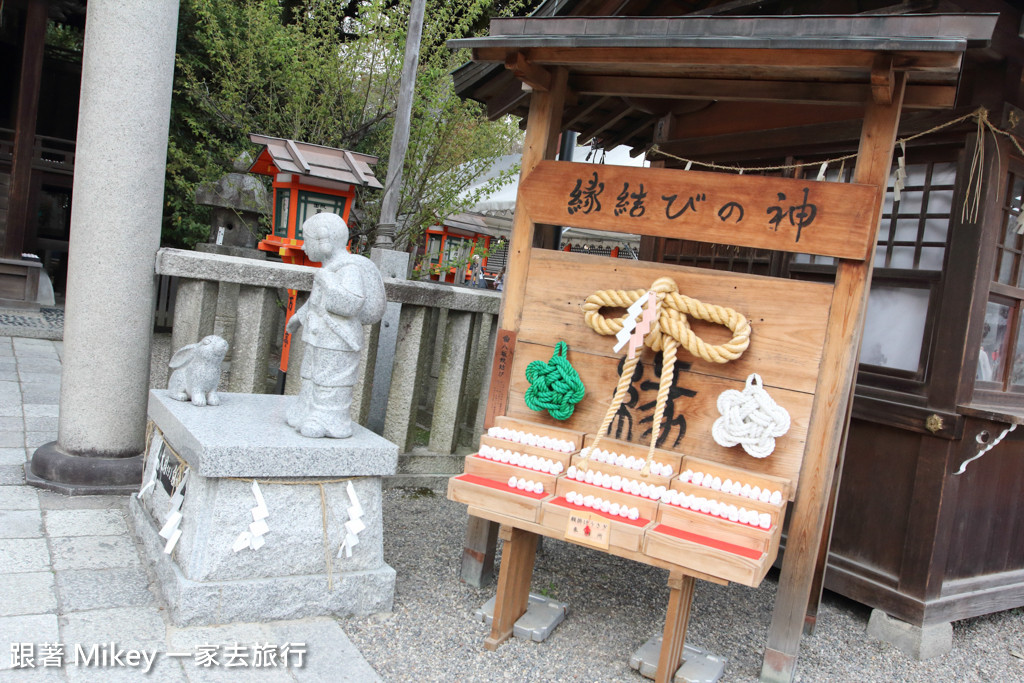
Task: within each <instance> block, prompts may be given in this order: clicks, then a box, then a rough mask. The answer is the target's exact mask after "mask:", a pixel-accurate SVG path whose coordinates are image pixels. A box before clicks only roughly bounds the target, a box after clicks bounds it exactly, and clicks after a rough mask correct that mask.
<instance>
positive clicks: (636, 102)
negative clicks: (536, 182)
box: [449, 14, 999, 150]
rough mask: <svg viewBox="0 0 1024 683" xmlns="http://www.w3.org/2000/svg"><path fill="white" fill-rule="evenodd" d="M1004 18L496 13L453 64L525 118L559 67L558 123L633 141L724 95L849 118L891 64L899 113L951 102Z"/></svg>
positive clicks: (474, 87) (461, 80) (467, 90)
mask: <svg viewBox="0 0 1024 683" xmlns="http://www.w3.org/2000/svg"><path fill="white" fill-rule="evenodd" d="M998 19H999V15H997V14H921V15H898V16H877V15H868V16H864V15H856V16H843V15H828V16H799V17H794V16H759V17H735V16H728V17H721V16H714V17H708V16H686V17H610V18H609V17H530V18H512V19H495V20H493V21H492V22H491V29H490V35H489V36H486V37H479V38H467V39H462V40H453V41H450V42H449V45H450V46H451V47H453V48H468V49H470V50H471V53H472V57H473V60H474V61H473V63H471V64H468V65H466V66H465V67H463V68H461V69H459V70H457V71H456V72H455V74H454V78H455V86H456V90H457V92H458V93H459V94H460V95H461V96H463V97H468V98H471V99H475V100H478V101H480V102H483V103H484V104H485V105H486V106H487V111H488V114H489V115H490V116H491V117H492V118H495V117H498V116H502V115H504V114H508V113H512V114H516V115H519V116H523V117H525V116H526V113H527V111H528V105H529V96H530V92H531V91H532V90H534V89H537V90H543V89H545V87H546V83H547V82H548V81H549V80H550V73H551V71H552V70H553V69H556V68H565V69H567V70H568V72H569V90H570V94H569V98H568V101H569V102H570V106H569V107H568V108H567V110H566V114H565V117H564V118H563V122H562V127H563V129H568V130H575V131H577V132H579V133H581V134H583V136H584V138H588V137H589V138H594V139H595V140H597V141H598V142H599V143H600V144H602V145H603V146H612V144H626V145H629V146H632V147H634V149H638V150H639V149H641V148H643V147H645V146H649V145H650V143H651V140H652V132H653V131H654V129H655V126H656V125H657V123H658V122H659V121H660V120H662V119H663V117H665V116H666V115H667V114H673V115H675V116H676V117H677V119H678V122H679V123H680V124H681V125H685V121H686V118H687V117H688V116H695V117H700V118H702V119H703V120H707V121H714V120H715V119H716V118H717V112H712V111H711V110H712V109H716V108H717V109H724V110H726V111H728V103H741V104H739V105H738V106H741V107H747V108H748V109H747V111H750V112H752V113H755V114H756V112H757V109H756V108H753V109H751V108H750V107H751V106H754V107H760V106H765V107H768V108H770V109H771V110H772V111H773V112H774V111H775V110H777V109H779V108H780V107H785V106H788V105H793V104H801V105H805V107H807V109H806V110H805V111H804V112H803V117H804V119H805V120H803V121H802V125H809V124H814V123H829V122H834V121H836V120H842V119H843V118H844V115H845V112H840V111H837V108H846V109H848V110H849V109H850V108H853V107H857V108H860V107H863V105H864V103H865V102H866V101H867V100H868V99H869V98H871V97H875V98H878V97H883V98H884V97H885V90H886V88H887V87H888V83H889V82H890V81H891V79H890V76H891V73H892V72H893V71H902V72H905V73H906V74H907V76H908V84H909V85H908V88H907V93H906V98H905V102H904V107H905V109H908V110H937V109H949V108H952V107H953V106H954V104H955V102H956V95H957V87H958V84H959V78H960V71H961V67H962V65H963V58H964V54H965V51H966V50H968V49H973V48H985V47H987V46H988V45H989V43H990V41H991V39H992V35H993V32H994V31H995V28H996V22H997V20H998ZM802 109H803V108H802ZM830 110H831V111H830ZM851 111H852V110H851ZM701 112H703V114H701ZM741 119H742V116H740V117H737V121H740V120H741ZM738 125H739V128H738V130H742V129H743V125H742V123H738Z"/></svg>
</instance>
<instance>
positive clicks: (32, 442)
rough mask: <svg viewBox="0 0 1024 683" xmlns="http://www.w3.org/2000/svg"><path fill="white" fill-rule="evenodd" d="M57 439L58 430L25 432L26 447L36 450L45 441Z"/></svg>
mask: <svg viewBox="0 0 1024 683" xmlns="http://www.w3.org/2000/svg"><path fill="white" fill-rule="evenodd" d="M56 440H57V432H56V431H52V432H25V448H29V449H31V450H33V451H34V450H35V449H37V448H39V447H40V446H42V445H43V444H44V443H49V442H51V441H56Z"/></svg>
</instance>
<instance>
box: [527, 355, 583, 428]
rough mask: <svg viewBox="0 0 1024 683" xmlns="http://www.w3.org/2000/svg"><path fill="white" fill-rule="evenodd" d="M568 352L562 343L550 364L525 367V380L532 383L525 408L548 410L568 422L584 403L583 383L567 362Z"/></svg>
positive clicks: (536, 361) (543, 363) (541, 363)
mask: <svg viewBox="0 0 1024 683" xmlns="http://www.w3.org/2000/svg"><path fill="white" fill-rule="evenodd" d="M568 351H569V347H568V345H567V344H566V343H565V342H564V341H560V342H558V343H557V344H555V352H554V353H553V354H552V355H551V360H549V361H548V362H547V363H545V362H544V361H542V360H535V361H533V362H532V363H530V364H529V365H527V366H526V380H527V381H528V382H529V383H530V388H529V389H527V390H526V407H528V408H529V409H530V410H547V411H548V414H550V415H551V417H553V418H555V419H556V420H567V419H569V418H570V417H572V412H573V410H574V409H575V408H576V404H577V403H579V402H580V401H581V400H583V394H584V391H585V389H584V386H583V380H581V379H580V374H579V373H578V372H576V368H574V367H573V366H572V365H570V363H569V361H568V360H567V359H566V357H565V356H566V353H568Z"/></svg>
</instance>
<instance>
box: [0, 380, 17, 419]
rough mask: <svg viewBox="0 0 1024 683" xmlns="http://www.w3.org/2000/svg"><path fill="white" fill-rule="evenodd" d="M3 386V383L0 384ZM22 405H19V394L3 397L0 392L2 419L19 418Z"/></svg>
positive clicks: (0, 413) (0, 414)
mask: <svg viewBox="0 0 1024 683" xmlns="http://www.w3.org/2000/svg"><path fill="white" fill-rule="evenodd" d="M0 384H3V382H0ZM21 415H22V405H21V393H20V392H19V393H18V395H17V396H10V397H4V396H3V394H2V392H0V416H2V417H21Z"/></svg>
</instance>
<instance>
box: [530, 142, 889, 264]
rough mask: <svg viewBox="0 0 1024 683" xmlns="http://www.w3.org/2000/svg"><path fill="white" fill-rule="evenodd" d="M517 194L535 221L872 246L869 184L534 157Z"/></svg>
mask: <svg viewBox="0 0 1024 683" xmlns="http://www.w3.org/2000/svg"><path fill="white" fill-rule="evenodd" d="M521 191H522V194H523V196H526V197H529V198H530V207H531V209H530V211H531V213H530V216H531V218H532V219H533V220H534V221H535V222H537V223H549V224H552V225H571V226H573V227H577V228H592V229H597V230H612V231H615V232H625V233H636V234H643V235H654V236H658V237H676V238H681V239H688V240H696V241H699V242H714V243H717V244H734V245H737V246H741V247H755V248H758V249H774V250H776V251H792V252H801V253H804V254H818V255H821V256H835V257H837V258H852V259H863V258H865V257H866V256H867V253H868V249H870V248H872V247H873V245H874V241H873V240H872V239H870V237H871V234H872V232H873V231H872V227H871V223H870V219H871V215H872V213H873V212H874V207H875V205H876V203H877V202H876V198H877V191H876V189H875V188H874V187H872V186H870V185H850V184H838V183H827V182H814V181H807V180H794V179H792V178H773V177H766V176H745V177H738V176H735V175H732V174H725V173H704V172H700V171H686V172H680V171H678V170H668V169H657V168H648V169H637V168H627V167H624V166H605V165H600V166H598V165H595V164H579V163H566V162H558V161H542V162H541V163H540V164H538V165H537V168H536V169H535V170H534V171H533V172H532V173H530V175H529V176H527V177H526V179H525V180H524V181H523V184H522V190H521Z"/></svg>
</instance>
